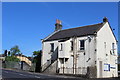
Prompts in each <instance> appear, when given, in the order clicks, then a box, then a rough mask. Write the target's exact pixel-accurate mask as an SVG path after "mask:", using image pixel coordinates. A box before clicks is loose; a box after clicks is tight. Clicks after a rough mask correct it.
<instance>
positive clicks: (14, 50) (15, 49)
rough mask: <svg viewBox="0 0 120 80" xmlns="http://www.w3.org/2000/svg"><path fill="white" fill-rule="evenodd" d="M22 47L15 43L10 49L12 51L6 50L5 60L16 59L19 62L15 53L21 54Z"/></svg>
mask: <svg viewBox="0 0 120 80" xmlns="http://www.w3.org/2000/svg"><path fill="white" fill-rule="evenodd" d="M7 52H8V53H7ZM20 54H21V53H20V49H19V46H18V45H15V46H14V47H12V48H11V49H10V51H7V50H5V52H4V55H5V61H15V62H19V61H20V60H19V59H18V58H16V57H15V55H20Z"/></svg>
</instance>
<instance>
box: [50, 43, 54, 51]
mask: <svg viewBox="0 0 120 80" xmlns="http://www.w3.org/2000/svg"><path fill="white" fill-rule="evenodd" d="M50 45H51V50H50V51H51V52H53V51H54V43H51V44H50Z"/></svg>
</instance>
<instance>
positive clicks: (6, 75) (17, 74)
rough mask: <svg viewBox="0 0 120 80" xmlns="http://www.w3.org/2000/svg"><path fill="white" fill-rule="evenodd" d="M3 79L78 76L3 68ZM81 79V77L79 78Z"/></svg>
mask: <svg viewBox="0 0 120 80" xmlns="http://www.w3.org/2000/svg"><path fill="white" fill-rule="evenodd" d="M2 78H3V80H27V79H28V80H56V79H59V80H62V79H66V80H67V79H68V78H69V79H75V78H76V77H70V76H59V75H49V74H42V73H32V72H24V71H15V70H6V69H2ZM79 80H80V79H79Z"/></svg>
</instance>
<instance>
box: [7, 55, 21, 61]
mask: <svg viewBox="0 0 120 80" xmlns="http://www.w3.org/2000/svg"><path fill="white" fill-rule="evenodd" d="M5 61H14V62H19V61H20V60H19V59H18V58H17V57H15V56H7V57H6V58H5Z"/></svg>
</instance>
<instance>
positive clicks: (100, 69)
mask: <svg viewBox="0 0 120 80" xmlns="http://www.w3.org/2000/svg"><path fill="white" fill-rule="evenodd" d="M102 71H103V69H102V61H100V62H99V72H100V73H99V75H100V76H99V77H100V78H102Z"/></svg>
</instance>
